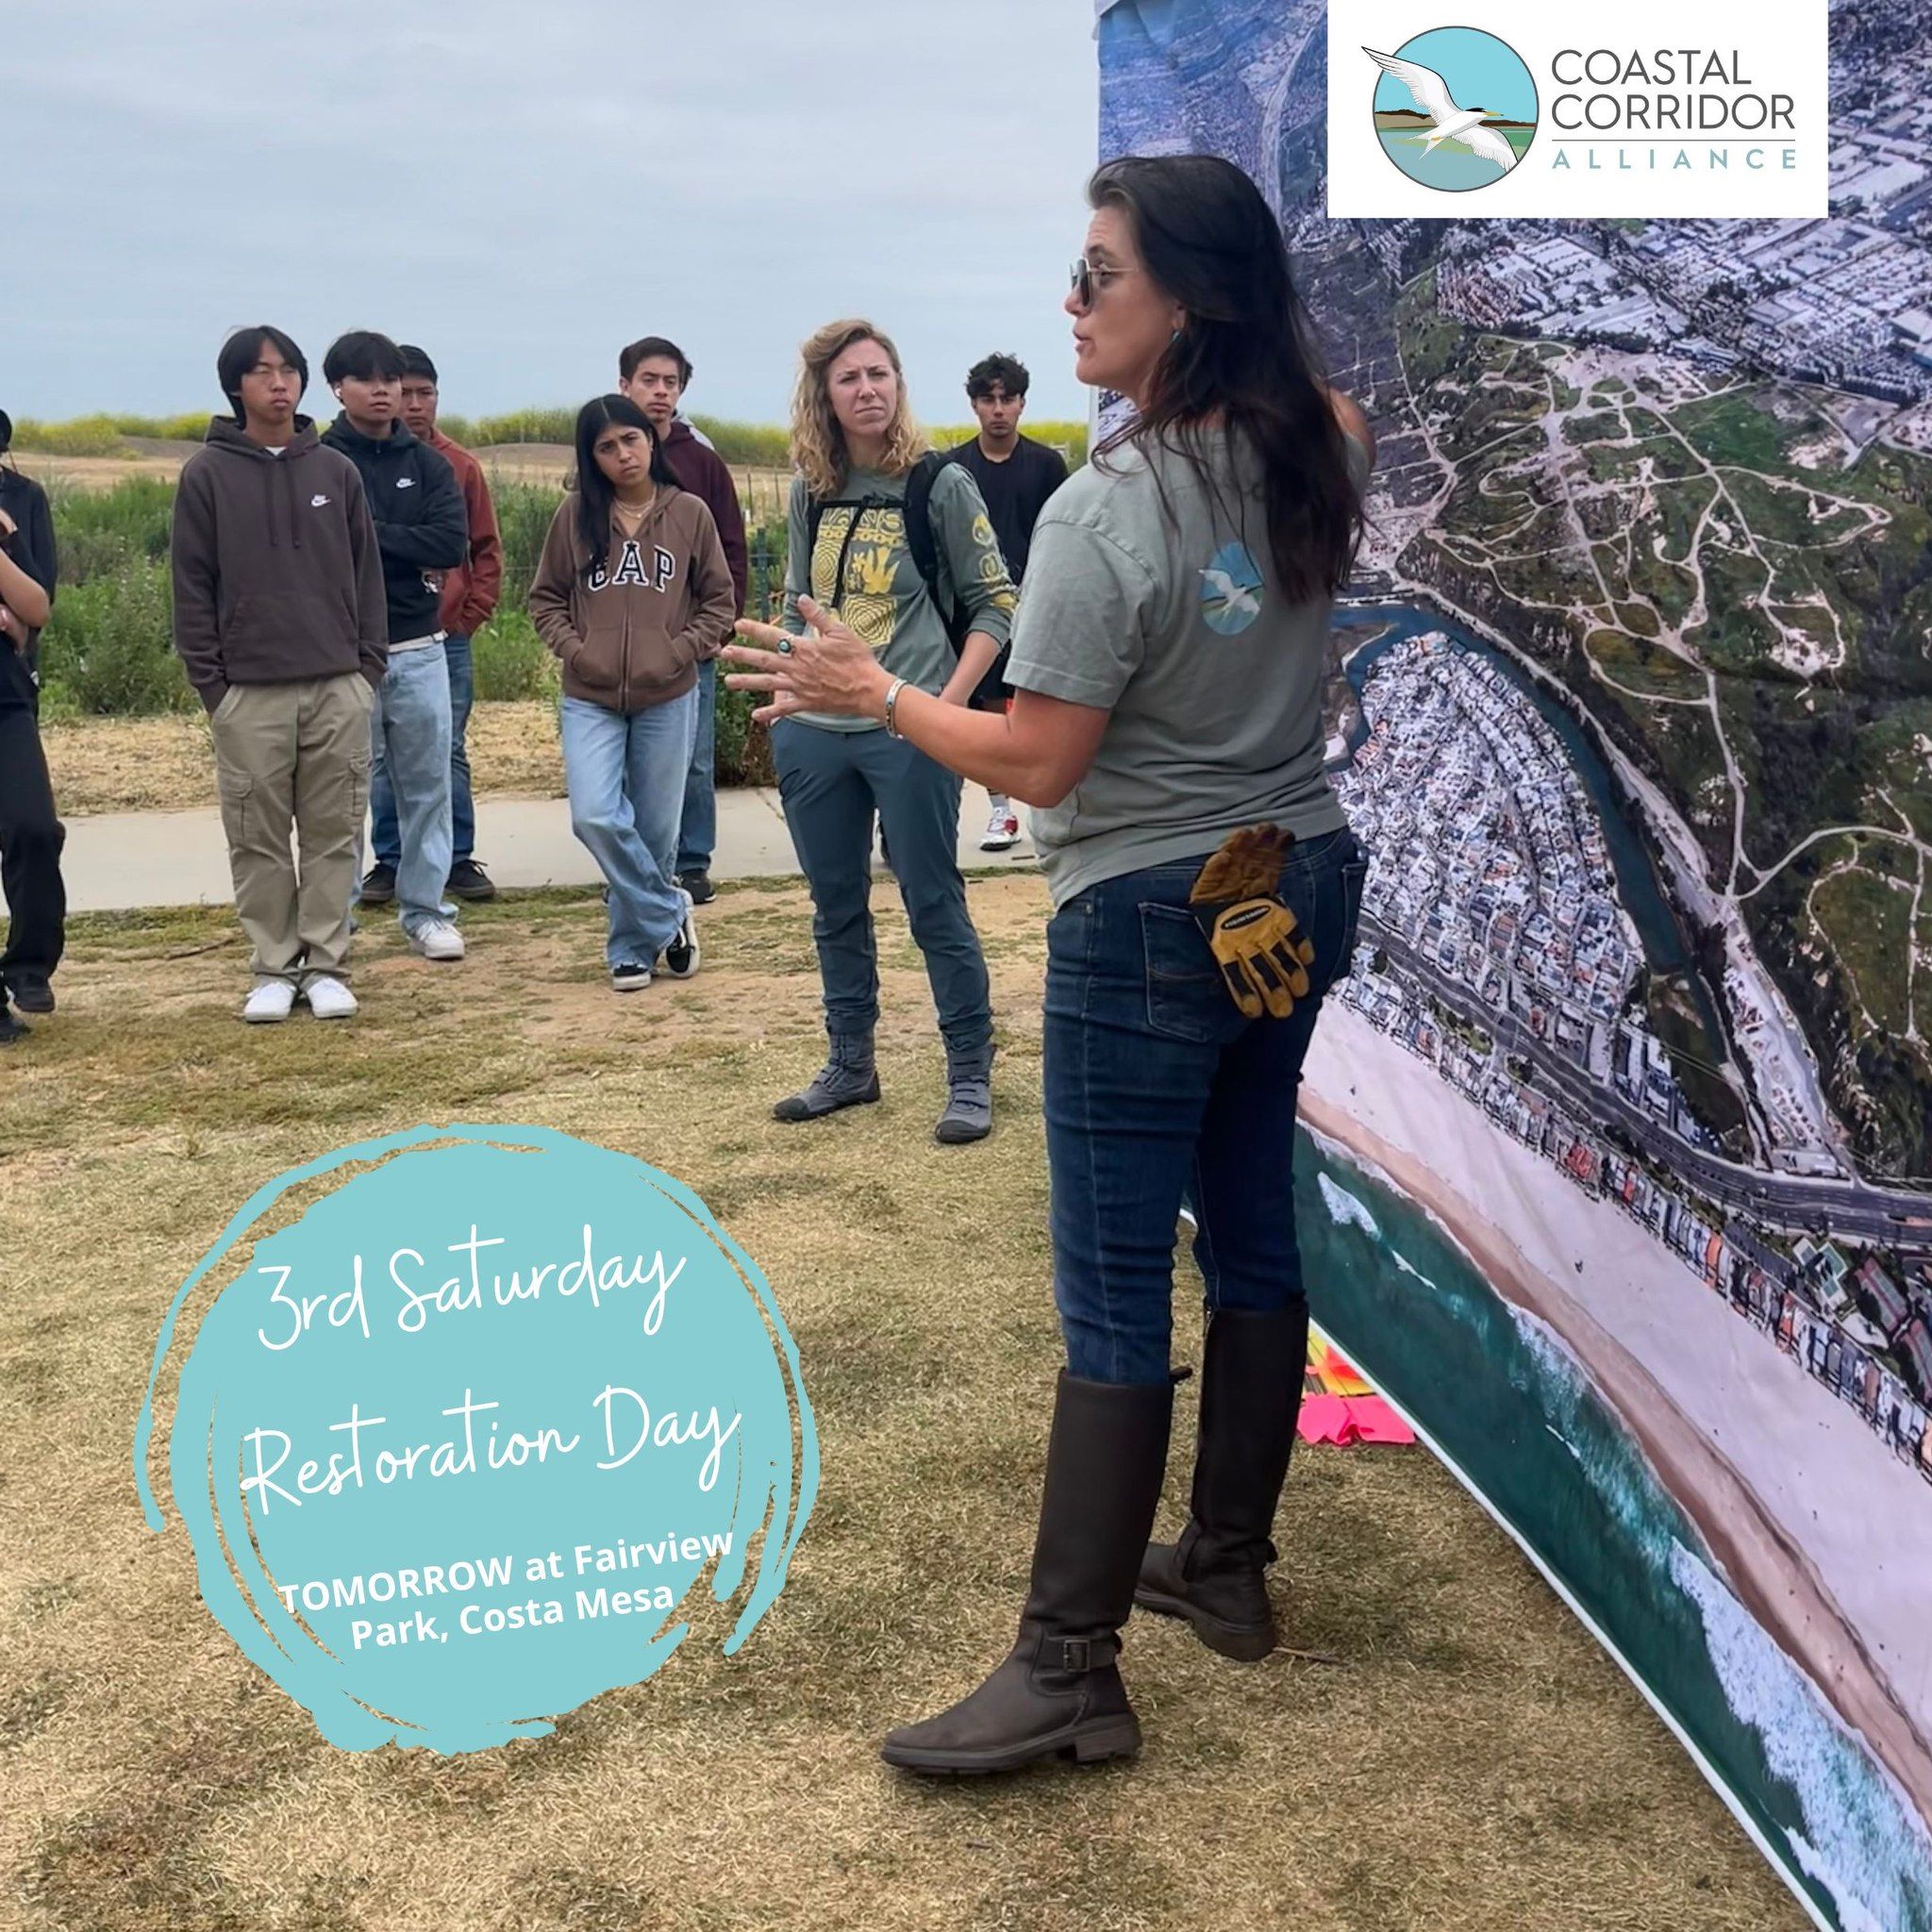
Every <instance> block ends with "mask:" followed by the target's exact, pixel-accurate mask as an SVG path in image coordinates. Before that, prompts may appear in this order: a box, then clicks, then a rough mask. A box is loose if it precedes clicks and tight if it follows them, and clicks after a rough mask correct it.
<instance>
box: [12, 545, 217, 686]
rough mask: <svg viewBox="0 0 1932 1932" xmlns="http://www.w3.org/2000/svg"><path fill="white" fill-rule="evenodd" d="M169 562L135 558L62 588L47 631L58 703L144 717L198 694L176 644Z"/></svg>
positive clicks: (46, 651)
mask: <svg viewBox="0 0 1932 1932" xmlns="http://www.w3.org/2000/svg"><path fill="white" fill-rule="evenodd" d="M172 635H173V634H172V628H171V609H170V599H169V594H168V570H167V566H166V565H165V564H160V563H151V562H148V561H147V560H145V559H144V558H136V559H131V560H129V561H127V562H125V563H124V564H123V565H122V567H121V568H120V569H119V570H118V571H116V572H114V573H113V574H112V575H103V576H97V577H93V578H92V579H90V580H89V581H88V582H86V583H82V584H75V585H74V586H72V587H71V588H70V589H67V590H64V591H61V592H60V594H59V596H58V599H57V600H56V601H55V605H54V614H53V616H52V617H51V618H50V619H49V620H48V622H47V628H46V630H45V631H44V632H43V633H42V638H41V675H42V682H43V684H44V685H45V686H46V687H47V688H48V689H49V691H51V692H52V693H54V694H55V700H56V708H57V709H59V710H65V709H68V708H72V709H73V710H75V711H80V712H86V713H92V714H95V715H111V716H116V717H139V716H144V715H146V714H149V713H152V712H156V711H185V710H188V709H189V708H192V705H193V704H194V702H195V698H194V693H193V691H192V689H191V688H190V686H189V683H188V680H187V677H186V676H185V675H183V673H182V670H181V665H180V660H179V659H178V658H176V657H175V653H174V651H173V649H172V648H171V641H172Z"/></svg>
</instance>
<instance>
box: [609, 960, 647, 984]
mask: <svg viewBox="0 0 1932 1932" xmlns="http://www.w3.org/2000/svg"><path fill="white" fill-rule="evenodd" d="M650 983H651V969H650V968H649V967H648V966H646V965H645V964H644V962H643V961H642V960H641V959H620V960H619V961H618V962H617V964H616V965H615V966H613V967H612V968H611V969H610V987H611V991H613V992H639V991H642V989H643V988H645V987H647V986H649V985H650Z"/></svg>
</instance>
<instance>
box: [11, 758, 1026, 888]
mask: <svg viewBox="0 0 1932 1932" xmlns="http://www.w3.org/2000/svg"><path fill="white" fill-rule="evenodd" d="M986 814H987V801H986V793H985V792H984V791H981V790H980V789H979V787H978V786H976V785H968V786H967V787H966V788H965V797H964V798H963V800H962V801H961V804H960V808H959V863H960V864H961V865H962V866H1001V865H1008V864H1011V865H1016V866H1020V867H1024V866H1027V865H1030V864H1031V862H1032V859H1033V846H1032V842H1031V841H1029V840H1028V839H1027V838H1026V837H1025V835H1024V829H1023V831H1022V835H1021V839H1020V842H1019V844H1018V845H1016V846H1014V847H1013V849H1012V851H1011V852H1009V853H996V852H982V851H980V849H979V835H980V833H981V832H982V831H984V830H985V829H986ZM1021 824H1022V826H1023V828H1024V824H1025V815H1024V812H1023V813H1022V814H1021ZM476 853H477V856H478V858H481V859H482V861H483V863H484V865H485V867H486V868H487V869H488V871H489V873H490V875H491V878H493V879H494V880H495V881H496V883H497V884H498V885H499V886H502V887H506V888H508V889H511V890H515V889H518V888H525V887H532V886H588V885H596V884H599V883H601V881H602V874H600V873H599V872H598V870H597V868H596V866H595V865H594V864H592V862H591V855H590V854H589V853H588V852H586V851H585V850H584V848H583V847H582V846H581V845H580V844H578V843H577V841H576V838H575V835H574V834H573V833H572V831H571V828H570V807H569V806H568V805H567V804H566V803H565V802H564V800H562V799H560V798H484V799H479V800H478V801H477V803H476ZM60 870H61V873H62V875H63V876H64V877H65V879H66V881H67V906H68V909H69V910H70V911H71V912H121V911H127V910H130V909H133V908H141V907H154V906H225V905H227V904H228V903H229V902H230V901H231V900H232V898H233V896H234V887H233V884H232V883H231V881H230V879H229V876H228V847H227V841H225V839H224V838H223V837H222V820H221V813H220V811H219V810H218V809H216V808H214V807H212V806H210V807H208V808H206V809H203V810H200V811H138V812H103V813H101V814H99V815H98V816H97V817H92V818H77V819H70V820H68V821H67V849H66V852H65V854H64V855H63V857H62V858H61V861H60ZM797 871H798V860H797V858H796V856H795V855H794V854H793V852H792V850H791V834H790V833H789V832H788V831H787V830H786V829H785V818H784V812H783V809H782V808H781V807H780V805H779V803H778V794H777V792H776V791H767V790H756V791H755V790H751V789H747V788H733V789H731V790H729V791H721V792H719V794H718V850H717V855H716V857H715V858H713V859H712V862H711V876H712V877H713V878H714V879H717V880H720V881H721V882H722V881H726V880H730V879H737V878H770V877H779V876H784V875H787V874H796V873H797ZM0 903H4V902H0Z"/></svg>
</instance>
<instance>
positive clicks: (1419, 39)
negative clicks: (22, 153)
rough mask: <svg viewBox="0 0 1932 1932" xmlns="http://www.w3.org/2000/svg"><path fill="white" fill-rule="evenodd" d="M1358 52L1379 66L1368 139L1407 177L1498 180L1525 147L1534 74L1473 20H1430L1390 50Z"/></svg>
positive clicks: (1464, 184)
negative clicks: (1446, 23) (1437, 23)
mask: <svg viewBox="0 0 1932 1932" xmlns="http://www.w3.org/2000/svg"><path fill="white" fill-rule="evenodd" d="M1362 52H1363V53H1364V54H1366V55H1367V56H1368V58H1369V59H1370V60H1371V61H1373V62H1374V65H1375V66H1376V67H1377V68H1379V69H1380V70H1381V73H1380V77H1379V78H1378V79H1377V80H1376V82H1375V91H1374V108H1373V112H1374V121H1375V136H1376V139H1377V140H1378V141H1380V142H1381V143H1382V152H1383V153H1384V154H1386V155H1387V156H1388V157H1389V158H1390V159H1391V161H1393V162H1394V163H1395V165H1396V166H1397V167H1398V168H1400V169H1401V170H1402V172H1403V173H1404V174H1405V175H1407V176H1408V177H1409V179H1410V180H1411V181H1420V182H1421V183H1422V184H1423V186H1424V187H1425V188H1436V189H1441V191H1442V192H1445V193H1450V194H1459V193H1466V192H1468V191H1469V190H1471V189H1474V188H1488V187H1491V185H1493V184H1494V183H1495V182H1498V181H1500V180H1502V178H1503V177H1504V175H1507V174H1510V173H1512V172H1513V171H1514V169H1515V167H1516V164H1517V163H1518V162H1519V161H1520V160H1522V158H1523V157H1524V155H1525V154H1527V153H1528V151H1529V145H1530V142H1533V141H1534V140H1535V139H1536V128H1537V120H1538V116H1539V112H1540V107H1539V102H1538V99H1537V91H1536V81H1535V78H1534V77H1533V76H1532V75H1531V74H1530V71H1529V67H1528V65H1527V63H1526V62H1525V61H1524V58H1523V57H1522V55H1520V54H1519V53H1517V51H1516V49H1515V48H1514V47H1512V46H1511V45H1510V44H1509V43H1508V42H1507V41H1503V40H1498V39H1497V37H1496V36H1495V35H1494V34H1491V33H1485V32H1484V31H1483V29H1482V28H1481V27H1474V26H1438V27H1431V28H1429V30H1428V31H1427V32H1426V33H1420V34H1415V35H1412V36H1411V37H1410V38H1409V39H1408V40H1407V41H1405V42H1403V43H1402V45H1401V46H1399V47H1398V48H1397V49H1396V50H1395V52H1394V53H1392V54H1383V53H1378V52H1376V50H1375V49H1374V48H1373V47H1364V48H1363V49H1362Z"/></svg>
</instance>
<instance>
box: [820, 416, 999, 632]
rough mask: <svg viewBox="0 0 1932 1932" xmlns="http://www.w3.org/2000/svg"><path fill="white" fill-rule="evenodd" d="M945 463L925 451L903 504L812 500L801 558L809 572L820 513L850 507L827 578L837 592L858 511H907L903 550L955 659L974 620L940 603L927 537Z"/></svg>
mask: <svg viewBox="0 0 1932 1932" xmlns="http://www.w3.org/2000/svg"><path fill="white" fill-rule="evenodd" d="M945 460H946V459H945V458H944V457H942V456H941V455H940V453H939V451H937V450H930V449H929V450H927V451H926V453H925V454H924V456H923V457H921V458H920V459H919V460H918V461H917V462H916V463H914V464H913V466H912V468H911V469H910V470H909V471H908V472H907V475H906V500H905V502H904V503H903V504H898V503H895V502H894V501H893V500H892V499H891V497H889V496H833V497H827V498H826V499H824V501H823V502H822V501H821V500H820V499H819V498H818V497H816V496H815V497H813V498H812V499H811V517H810V522H809V524H808V528H807V531H806V540H805V554H806V558H807V559H808V566H807V567H808V569H809V559H810V558H813V557H815V556H817V554H818V547H819V524H820V523H821V521H822V520H823V519H824V513H825V512H826V511H827V510H828V509H843V508H851V510H852V512H853V516H852V523H851V525H850V527H849V528H848V529H847V530H846V532H845V546H844V548H843V549H841V551H840V552H839V565H838V569H837V570H836V571H835V572H834V573H833V575H832V585H833V588H834V590H835V591H838V590H842V589H843V588H844V583H845V558H846V557H847V555H848V553H849V552H850V551H851V548H852V538H853V535H854V533H855V532H856V531H857V530H858V512H859V511H860V510H863V509H901V508H903V509H904V511H905V513H906V548H907V549H908V551H910V552H911V554H912V563H913V568H914V569H916V570H917V571H918V572H919V577H920V581H921V582H922V583H923V584H924V586H925V594H926V595H927V596H928V597H930V598H931V599H932V605H933V608H934V609H935V610H937V611H938V612H939V614H940V622H941V624H943V625H945V627H946V641H947V642H948V643H950V644H951V645H952V647H953V656H954V657H956V658H957V657H958V655H959V646H960V645H961V644H963V643H964V642H965V641H966V635H967V633H968V632H969V631H970V630H972V628H973V619H972V616H971V614H970V613H969V612H968V611H966V610H964V609H963V608H961V607H960V606H959V604H958V602H957V601H954V600H951V599H942V598H941V595H940V554H939V547H938V545H937V544H935V543H934V541H933V535H932V486H933V482H934V479H935V478H936V477H937V476H938V475H939V473H940V470H941V467H942V466H943V465H944V463H945Z"/></svg>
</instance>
